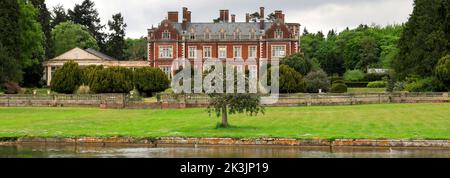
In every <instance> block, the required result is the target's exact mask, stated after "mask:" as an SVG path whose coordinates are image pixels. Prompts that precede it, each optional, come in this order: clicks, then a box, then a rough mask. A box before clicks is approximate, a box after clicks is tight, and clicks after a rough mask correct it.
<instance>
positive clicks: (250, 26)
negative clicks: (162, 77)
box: [148, 7, 300, 76]
mask: <svg viewBox="0 0 450 178" xmlns="http://www.w3.org/2000/svg"><path fill="white" fill-rule="evenodd" d="M274 14H275V18H274V20H271V21H268V20H266V19H265V15H264V7H261V8H260V16H261V18H260V19H259V22H251V18H250V15H249V14H246V21H245V22H236V20H235V19H236V16H235V15H233V14H231V20H230V14H229V10H220V16H219V19H217V20H216V22H191V15H192V14H191V12H190V11H188V9H187V8H183V14H182V16H183V17H182V19H181V22H180V21H179V13H178V12H168V18H167V19H166V20H163V21H162V22H161V23H160V25H159V26H158V27H156V28H152V29H149V30H148V61H149V63H150V65H151V66H153V67H159V68H161V69H162V70H163V71H164V72H166V74H168V75H169V76H172V75H173V72H174V69H172V62H173V60H175V59H177V58H184V59H189V60H193V59H194V58H196V57H200V56H201V57H202V59H208V58H214V59H223V60H225V59H233V58H235V59H236V58H241V59H244V60H247V59H256V61H257V62H259V61H261V60H274V59H279V58H282V57H284V56H287V55H290V54H293V53H296V52H298V51H300V47H299V31H300V24H298V23H285V14H283V12H282V11H280V10H278V11H275V12H274ZM211 21H212V20H211ZM199 52H201V54H197V53H199ZM175 70H176V69H175Z"/></svg>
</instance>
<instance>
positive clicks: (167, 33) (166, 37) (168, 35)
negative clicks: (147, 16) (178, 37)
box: [162, 30, 170, 39]
mask: <svg viewBox="0 0 450 178" xmlns="http://www.w3.org/2000/svg"><path fill="white" fill-rule="evenodd" d="M162 38H163V39H170V32H169V30H164V32H163V33H162Z"/></svg>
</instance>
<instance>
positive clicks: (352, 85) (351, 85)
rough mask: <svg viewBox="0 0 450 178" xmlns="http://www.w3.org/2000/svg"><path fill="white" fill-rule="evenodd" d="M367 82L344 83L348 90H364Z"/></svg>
mask: <svg viewBox="0 0 450 178" xmlns="http://www.w3.org/2000/svg"><path fill="white" fill-rule="evenodd" d="M368 84H369V82H345V85H347V87H349V88H366V87H367V85H368Z"/></svg>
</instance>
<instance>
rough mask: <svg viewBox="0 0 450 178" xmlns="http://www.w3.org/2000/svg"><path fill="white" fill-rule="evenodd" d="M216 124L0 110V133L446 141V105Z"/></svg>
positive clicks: (328, 110) (201, 118)
mask: <svg viewBox="0 0 450 178" xmlns="http://www.w3.org/2000/svg"><path fill="white" fill-rule="evenodd" d="M217 122H219V119H218V118H216V117H210V116H209V115H208V113H207V112H206V111H205V109H184V110H102V109H94V108H0V137H4V138H6V137H78V136H89V137H113V136H126V137H136V138H142V137H164V136H180V137H232V138H244V137H252V138H255V137H258V138H259V137H282V138H301V139H310V138H321V139H336V138H355V139H356V138H368V139H450V104H381V105H358V106H318V107H286V108H267V112H266V114H265V115H259V116H257V117H249V116H246V115H233V116H231V117H230V123H231V125H232V127H231V128H227V129H223V128H216V123H217Z"/></svg>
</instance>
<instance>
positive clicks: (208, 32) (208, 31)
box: [204, 28, 211, 40]
mask: <svg viewBox="0 0 450 178" xmlns="http://www.w3.org/2000/svg"><path fill="white" fill-rule="evenodd" d="M204 38H205V40H209V39H211V31H210V30H209V29H208V28H206V30H205V37H204Z"/></svg>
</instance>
